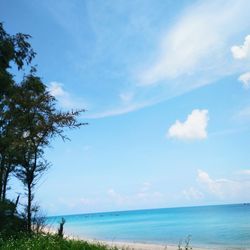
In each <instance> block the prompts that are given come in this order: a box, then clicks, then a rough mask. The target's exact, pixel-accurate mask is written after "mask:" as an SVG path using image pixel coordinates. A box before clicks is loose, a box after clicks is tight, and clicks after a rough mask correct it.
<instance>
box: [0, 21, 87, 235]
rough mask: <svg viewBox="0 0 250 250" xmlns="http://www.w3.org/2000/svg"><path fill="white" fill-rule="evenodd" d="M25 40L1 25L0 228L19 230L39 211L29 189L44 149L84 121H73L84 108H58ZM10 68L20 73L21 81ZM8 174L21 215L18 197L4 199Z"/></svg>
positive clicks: (39, 168) (29, 226)
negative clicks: (20, 192) (18, 192)
mask: <svg viewBox="0 0 250 250" xmlns="http://www.w3.org/2000/svg"><path fill="white" fill-rule="evenodd" d="M29 39H30V36H29V35H25V34H21V33H18V34H15V35H9V34H8V33H7V32H6V31H5V30H4V27H3V24H2V23H0V232H1V231H4V230H5V231H6V230H8V229H9V228H11V229H13V228H18V227H17V224H15V223H17V221H19V222H20V221H21V222H22V223H21V224H22V228H23V230H25V231H26V232H29V233H30V232H31V231H32V225H33V223H34V221H35V219H36V218H35V215H36V214H37V210H38V206H37V205H36V204H34V202H33V201H34V188H35V186H36V184H37V181H38V180H39V178H40V177H41V176H42V175H43V173H44V172H45V171H46V170H47V169H48V167H49V166H50V164H49V162H48V161H46V158H45V155H44V149H45V148H46V147H47V146H48V145H49V144H50V142H51V140H52V139H53V138H54V137H56V136H59V137H61V138H62V139H63V140H65V139H67V137H66V135H65V134H64V129H65V128H69V129H74V128H78V127H80V126H82V125H85V124H86V123H80V122H78V121H77V117H78V116H79V115H80V114H81V112H83V111H84V110H76V111H67V112H65V111H61V110H58V108H57V107H56V99H55V97H54V96H52V95H51V94H50V93H49V92H48V90H47V88H46V85H45V84H44V83H43V82H42V80H41V78H40V77H38V76H37V71H36V68H35V67H34V66H32V60H33V59H34V57H35V55H36V53H35V52H34V51H33V49H32V47H31V45H30V43H29ZM14 70H15V71H20V72H23V75H24V76H23V77H22V79H21V81H20V82H17V81H16V80H15V76H14V74H13V71H14ZM27 72H28V73H27ZM10 178H17V179H18V180H20V181H21V183H22V184H23V186H24V191H25V192H24V193H25V195H26V197H27V199H26V200H27V202H26V204H25V206H24V208H22V207H20V209H19V210H20V211H22V212H21V213H20V212H19V213H17V206H18V200H19V197H17V198H16V200H15V201H10V200H8V199H7V191H8V190H9V189H10V188H11V187H9V180H10ZM9 218H12V219H11V220H10V219H9ZM13 221H14V222H13Z"/></svg>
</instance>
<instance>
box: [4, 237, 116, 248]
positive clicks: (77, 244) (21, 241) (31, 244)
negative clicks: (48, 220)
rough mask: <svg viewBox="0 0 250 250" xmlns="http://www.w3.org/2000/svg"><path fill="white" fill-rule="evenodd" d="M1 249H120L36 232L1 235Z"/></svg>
mask: <svg viewBox="0 0 250 250" xmlns="http://www.w3.org/2000/svg"><path fill="white" fill-rule="evenodd" d="M0 249H2V250H16V249H18V250H29V249H30V250H50V249H51V250H71V249H72V250H118V248H116V247H112V248H111V247H107V246H105V245H102V244H99V243H96V244H92V243H88V242H86V241H81V240H70V239H63V238H61V237H58V236H56V235H50V234H46V235H42V234H34V235H32V236H27V235H19V237H17V238H13V237H11V238H8V239H6V238H3V237H1V235H0Z"/></svg>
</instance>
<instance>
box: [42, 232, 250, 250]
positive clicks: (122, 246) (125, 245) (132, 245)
mask: <svg viewBox="0 0 250 250" xmlns="http://www.w3.org/2000/svg"><path fill="white" fill-rule="evenodd" d="M44 232H45V233H51V234H56V233H57V232H56V230H55V229H53V228H45V229H44ZM64 238H66V239H70V240H82V241H87V242H89V243H93V244H102V245H106V246H108V247H117V248H118V249H119V250H178V245H177V244H171V243H169V244H167V243H166V244H162V243H159V244H158V243H148V242H147V243H146V242H132V241H131V242H129V241H119V240H117V241H116V240H113V241H110V240H98V239H91V238H86V237H83V236H76V235H72V234H67V233H65V234H64ZM181 248H182V249H183V250H185V247H184V246H183V245H182V246H181ZM190 249H192V250H241V249H244V250H250V248H247V247H244V248H242V247H228V246H212V247H211V246H202V247H198V246H192V242H191V243H190Z"/></svg>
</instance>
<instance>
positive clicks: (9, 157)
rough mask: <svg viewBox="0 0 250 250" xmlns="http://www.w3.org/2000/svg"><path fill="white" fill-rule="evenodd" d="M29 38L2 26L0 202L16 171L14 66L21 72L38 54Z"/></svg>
mask: <svg viewBox="0 0 250 250" xmlns="http://www.w3.org/2000/svg"><path fill="white" fill-rule="evenodd" d="M29 38H30V36H29V35H26V34H21V33H18V34H16V35H13V36H11V35H9V34H7V33H6V31H5V30H4V28H3V24H2V23H0V201H4V200H5V197H6V190H7V183H8V180H9V177H10V173H11V172H12V171H13V170H14V159H13V157H14V155H15V154H13V153H14V151H15V149H14V145H15V138H14V137H13V135H12V134H13V133H12V129H13V128H14V127H13V126H12V121H13V120H14V117H13V116H12V115H11V114H10V109H9V107H10V102H11V101H12V97H13V95H15V90H16V83H15V82H14V80H13V75H11V74H10V73H9V71H8V70H9V69H10V68H11V66H10V65H11V63H12V64H14V65H16V67H17V69H18V70H21V69H23V68H24V66H25V65H29V64H30V63H31V61H32V59H33V58H34V56H35V52H34V51H33V49H32V48H31V45H30V44H29V42H28V39H29Z"/></svg>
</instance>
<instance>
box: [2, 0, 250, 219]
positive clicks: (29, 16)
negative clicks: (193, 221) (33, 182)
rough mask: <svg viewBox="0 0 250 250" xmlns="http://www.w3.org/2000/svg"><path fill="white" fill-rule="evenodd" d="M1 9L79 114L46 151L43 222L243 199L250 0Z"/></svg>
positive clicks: (34, 4)
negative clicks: (78, 125) (76, 123)
mask: <svg viewBox="0 0 250 250" xmlns="http://www.w3.org/2000/svg"><path fill="white" fill-rule="evenodd" d="M0 5H1V14H0V17H1V18H0V19H1V21H4V23H5V28H6V30H7V31H8V32H9V33H12V34H13V33H16V32H23V33H28V34H30V35H32V37H33V38H32V40H31V43H32V46H33V48H34V49H35V51H36V52H37V57H36V59H35V63H36V64H37V65H38V72H39V75H40V76H42V79H43V81H44V82H45V83H46V84H47V86H48V89H49V90H50V91H51V93H52V94H53V95H55V96H56V97H57V99H58V105H59V107H60V108H62V109H72V108H85V109H87V112H86V113H85V114H84V115H83V116H82V117H81V118H80V120H82V121H87V122H89V123H90V125H89V126H87V127H84V128H82V129H80V130H75V131H67V134H68V135H69V137H70V138H71V141H70V142H66V143H63V142H62V141H61V140H55V141H53V143H52V147H50V148H48V149H47V150H46V155H47V158H48V159H49V161H51V163H52V167H51V169H50V170H49V171H48V173H46V175H45V176H44V177H43V179H42V181H41V182H40V184H39V185H38V187H37V201H38V202H39V203H40V204H41V206H42V208H43V209H44V210H45V211H47V213H48V214H72V213H82V212H95V211H110V210H127V209H139V208H153V207H171V206H189V205H206V204H221V203H236V202H248V201H249V200H250V194H249V192H246V191H245V190H249V188H250V163H249V162H250V155H249V144H250V129H249V124H250V98H249V97H250V36H249V35H250V17H249V13H248V12H249V8H250V2H249V1H248V0H245V1H243V0H239V1H232V0H227V1H223V0H221V1H219V0H218V1H185V0H182V1H156V0H151V1H150V0H144V1H142V0H141V1H124V0H123V1H122V0H118V1H114V0H112V1H111V0H107V1H94V0H93V1H80V0H79V1H77V0H74V1H66V0H62V1H48V0H45V1H37V0H34V1H28V0H21V1H14V0H8V1H7V0H0ZM12 182H13V185H14V186H15V187H16V188H20V184H19V183H17V181H15V180H13V181H12ZM16 191H17V190H15V189H13V190H12V191H11V192H10V194H9V195H10V196H11V195H14V194H15V192H16Z"/></svg>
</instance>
